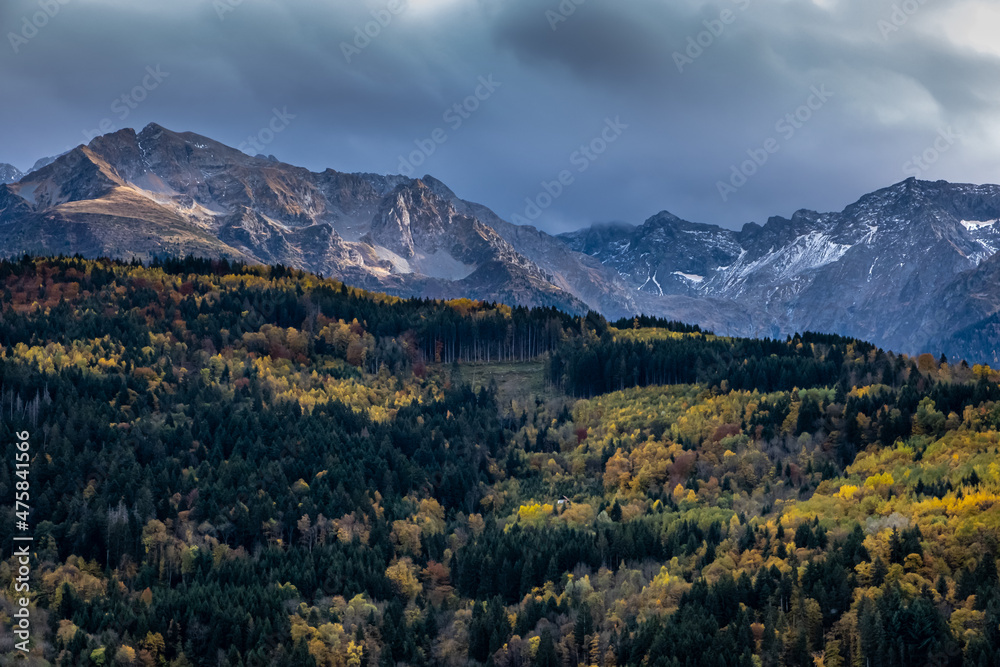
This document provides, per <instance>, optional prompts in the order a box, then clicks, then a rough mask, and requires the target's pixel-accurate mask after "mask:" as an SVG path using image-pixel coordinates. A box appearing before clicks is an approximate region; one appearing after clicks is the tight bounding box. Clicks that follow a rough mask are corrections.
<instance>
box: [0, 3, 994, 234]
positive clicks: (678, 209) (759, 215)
mask: <svg viewBox="0 0 1000 667" xmlns="http://www.w3.org/2000/svg"><path fill="white" fill-rule="evenodd" d="M998 5H1000V3H996V2H995V1H987V0H922V1H920V0H899V1H898V3H897V0H718V1H716V2H704V1H702V0H669V1H668V0H409V1H408V2H403V0H350V1H347V0H282V1H281V2H278V1H277V0H169V1H167V0H146V1H143V2H135V1H126V0H5V1H4V2H3V3H2V4H0V25H2V27H3V33H4V35H5V37H4V43H3V44H0V89H2V90H3V100H4V104H2V105H0V128H2V129H0V137H2V139H0V162H11V163H13V164H14V165H15V166H17V167H19V168H21V169H22V170H23V169H26V168H28V167H29V166H30V165H31V164H33V163H34V161H35V160H36V159H37V158H39V157H42V156H45V155H52V154H56V153H60V152H63V151H65V150H67V149H68V148H70V147H72V146H76V145H78V144H80V143H85V142H86V141H87V140H88V138H89V137H92V136H94V135H95V134H97V133H99V132H100V131H101V130H115V129H119V128H121V127H135V128H137V129H138V128H141V127H143V126H145V125H146V124H147V123H149V122H158V123H160V124H161V125H164V126H166V127H168V128H170V129H174V130H189V131H194V132H198V133H201V134H205V135H208V136H211V137H212V138H215V139H218V140H220V141H222V142H225V143H227V144H230V145H233V146H239V145H241V144H243V145H244V147H245V148H246V149H247V150H248V151H249V152H254V153H255V152H257V148H256V147H254V146H253V142H251V143H247V142H248V138H251V137H252V138H254V142H255V143H256V144H258V145H259V146H260V147H261V148H263V152H265V153H269V154H274V155H275V156H277V157H278V158H279V159H281V160H283V161H286V162H290V163H294V164H299V165H302V166H306V167H309V168H310V169H313V170H317V171H318V170H322V169H325V168H327V167H332V168H334V169H338V170H341V171H364V172H378V173H399V172H408V171H410V170H412V171H413V172H414V173H415V174H416V175H423V174H425V173H429V174H431V175H433V176H436V177H437V178H440V179H441V180H443V181H444V182H445V183H447V184H448V185H449V186H451V188H452V189H453V190H455V192H456V193H458V194H459V195H460V196H462V197H464V198H466V199H471V200H475V201H479V202H482V203H484V204H487V205H488V206H490V207H491V208H493V209H494V210H495V211H496V212H497V213H499V214H500V215H501V216H503V217H505V218H508V219H510V218H512V217H514V216H515V215H517V216H520V217H521V219H531V220H534V221H535V224H537V225H538V226H539V227H542V228H544V229H547V230H550V231H565V230H568V229H572V228H576V227H579V226H582V225H585V224H589V223H591V222H595V221H611V220H623V221H629V222H635V223H638V222H642V221H643V220H644V219H646V218H647V217H649V216H650V215H652V214H654V213H655V212H657V211H660V210H664V209H666V210H669V211H671V212H673V213H675V214H677V215H679V216H681V217H683V218H686V219H689V220H695V221H701V222H714V223H718V224H722V225H726V226H730V227H738V226H740V225H742V224H743V223H745V222H748V221H751V220H753V221H760V222H763V221H764V220H766V218H767V217H768V216H770V215H790V214H791V213H792V212H793V211H794V210H796V209H799V208H812V209H817V210H823V211H826V210H840V209H841V208H843V207H844V206H845V205H846V204H848V203H850V202H852V201H854V200H856V199H857V198H858V197H859V196H860V195H862V194H864V193H866V192H869V191H871V190H874V189H877V188H879V187H883V186H887V185H890V184H893V183H895V182H898V181H901V180H903V179H904V178H907V177H909V176H916V175H918V174H919V176H920V177H921V178H925V179H930V180H936V179H947V180H952V181H962V182H992V183H996V182H1000V40H997V38H996V35H997V34H998V33H1000V6H998ZM366 32H367V34H366ZM153 73H155V75H154V74H153ZM477 96H478V97H477ZM455 105H459V106H458V107H457V108H456V107H455ZM275 110H277V111H278V112H280V114H281V115H282V116H283V119H282V120H280V121H276V120H275V118H274V115H275ZM292 116H294V117H292ZM269 127H271V128H279V129H280V130H281V131H279V132H272V131H270V129H268V128H269ZM914 157H916V158H917V160H914ZM753 160H755V162H754V161H753ZM560 178H562V180H563V183H558V182H559V180H560ZM543 184H548V188H547V189H548V190H549V191H550V192H552V193H554V194H556V195H557V196H555V197H551V198H550V197H548V196H546V195H545V193H546V187H545V186H544V185H543ZM528 200H534V201H535V202H536V203H537V204H541V206H537V207H529V206H528Z"/></svg>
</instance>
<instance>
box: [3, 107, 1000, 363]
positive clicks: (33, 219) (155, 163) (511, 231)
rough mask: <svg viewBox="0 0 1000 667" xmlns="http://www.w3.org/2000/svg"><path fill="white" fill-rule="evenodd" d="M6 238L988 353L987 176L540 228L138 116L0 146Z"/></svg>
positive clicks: (440, 192)
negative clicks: (714, 217)
mask: <svg viewBox="0 0 1000 667" xmlns="http://www.w3.org/2000/svg"><path fill="white" fill-rule="evenodd" d="M0 247H2V248H3V252H4V254H6V255H13V254H21V253H25V252H29V253H49V254H52V253H67V254H69V253H80V254H83V255H85V256H115V257H126V258H131V257H138V258H141V259H149V258H151V257H153V256H156V255H164V254H188V253H190V254H195V255H201V256H212V257H216V256H218V257H225V258H229V259H234V260H243V261H248V262H260V263H267V264H274V263H282V264H285V265H289V266H294V267H297V268H302V269H307V270H310V271H315V272H318V273H321V274H323V275H327V276H331V277H335V278H338V279H341V280H344V281H346V282H348V283H351V284H354V285H357V286H360V287H365V288H369V289H377V290H380V291H385V292H388V293H391V294H398V295H402V296H425V297H435V298H460V297H468V298H473V299H480V300H489V301H502V302H506V303H511V304H521V305H528V306H552V307H557V308H560V309H563V310H567V311H570V312H575V313H583V312H586V311H587V310H588V309H592V310H596V311H599V312H601V313H603V314H604V315H606V316H607V317H609V318H618V317H627V316H632V315H634V314H637V313H645V314H649V315H656V316H661V317H666V318H670V319H675V320H683V321H686V322H691V323H697V324H700V325H702V326H703V327H706V328H709V329H712V330H714V331H716V332H718V333H725V334H729V335H746V336H770V337H777V336H784V335H786V334H790V333H794V332H796V331H805V330H810V331H820V332H833V333H840V334H845V335H849V336H853V337H858V338H863V339H867V340H870V341H872V342H874V343H876V344H878V345H880V346H882V347H885V348H887V349H893V350H898V351H901V352H928V351H929V352H933V353H935V354H938V353H944V354H946V355H948V356H949V357H954V358H957V357H962V358H966V359H969V360H970V361H987V362H994V363H996V362H997V361H1000V360H998V358H997V353H996V351H995V350H996V348H997V343H998V341H1000V257H998V255H997V251H998V250H1000V186H995V185H961V184H952V183H947V182H943V181H939V182H933V183H932V182H926V181H918V180H915V179H909V180H906V181H904V182H902V183H898V184H896V185H893V186H891V187H889V188H885V189H882V190H878V191H876V192H873V193H871V194H868V195H865V196H864V197H862V198H861V199H859V200H858V201H857V202H856V203H854V204H852V205H850V206H848V207H847V208H846V209H844V210H843V211H842V212H839V213H817V212H814V211H805V210H803V211H799V212H797V213H795V214H793V215H792V216H791V217H790V218H783V217H773V218H771V219H769V220H768V221H767V222H766V223H765V224H764V225H759V224H755V223H750V224H747V225H745V226H744V227H743V228H742V229H741V230H738V231H736V230H730V229H726V228H723V227H720V226H716V225H709V224H700V223H694V222H688V221H685V220H682V219H680V218H678V217H676V216H674V215H672V214H670V213H667V212H665V211H664V212H661V213H659V214H657V215H654V216H652V217H651V218H649V219H648V220H647V221H645V222H644V223H643V224H641V225H638V226H633V225H627V224H614V225H607V224H605V225H594V226H592V227H589V228H586V229H582V230H580V231H577V232H573V233H569V234H563V235H559V236H553V235H550V234H547V233H546V232H544V231H541V230H538V229H535V228H534V227H530V226H519V225H515V224H512V223H510V222H507V221H505V220H503V219H502V218H500V217H499V216H497V215H496V214H495V213H494V212H492V211H491V210H489V209H488V208H486V207H485V206H482V205H479V204H476V203H473V202H469V201H465V200H463V199H461V198H459V197H458V196H457V195H456V194H455V193H454V192H452V191H451V190H450V189H449V188H448V187H447V186H446V185H445V184H444V183H442V182H440V181H438V180H437V179H435V178H433V177H430V176H425V177H424V178H421V179H411V178H407V177H404V176H393V175H377V174H348V173H342V172H338V171H334V170H332V169H328V170H326V171H324V172H321V173H316V172H311V171H309V170H307V169H304V168H301V167H296V166H293V165H289V164H285V163H282V162H280V161H278V160H276V159H275V158H273V157H269V156H263V155H258V156H250V155H247V154H245V153H243V152H241V151H239V150H237V149H235V148H231V147H228V146H226V145H224V144H221V143H219V142H216V141H213V140H212V139H209V138H207V137H203V136H200V135H197V134H194V133H189V132H185V133H180V132H173V131H170V130H167V129H166V128H163V127H161V126H159V125H156V124H151V125H149V126H147V127H146V128H144V129H143V130H142V131H141V132H138V133H136V132H135V131H134V130H132V129H124V130H120V131H118V132H115V133H113V134H108V135H104V136H101V137H97V138H95V139H94V140H93V141H91V143H90V144H89V145H86V146H79V147H77V148H75V149H73V150H71V151H69V152H67V153H65V154H63V155H61V156H58V157H56V158H45V159H42V160H39V161H38V162H37V163H36V164H35V166H34V167H33V168H32V170H31V171H30V172H29V173H27V174H22V173H21V172H20V171H18V170H17V169H16V168H14V167H12V166H11V165H6V164H0Z"/></svg>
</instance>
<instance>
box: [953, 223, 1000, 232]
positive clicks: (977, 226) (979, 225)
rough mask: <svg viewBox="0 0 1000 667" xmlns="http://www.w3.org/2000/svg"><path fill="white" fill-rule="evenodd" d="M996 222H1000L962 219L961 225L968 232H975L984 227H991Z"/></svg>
mask: <svg viewBox="0 0 1000 667" xmlns="http://www.w3.org/2000/svg"><path fill="white" fill-rule="evenodd" d="M998 222H1000V220H982V221H979V220H962V226H963V227H965V228H966V229H968V230H969V231H970V232H977V231H979V230H980V229H983V228H985V227H992V226H993V225H995V224H997V223H998Z"/></svg>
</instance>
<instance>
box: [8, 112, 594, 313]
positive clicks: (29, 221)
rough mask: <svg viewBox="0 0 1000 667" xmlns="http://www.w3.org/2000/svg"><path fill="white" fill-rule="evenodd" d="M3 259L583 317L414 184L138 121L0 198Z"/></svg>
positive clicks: (478, 226)
mask: <svg viewBox="0 0 1000 667" xmlns="http://www.w3.org/2000/svg"><path fill="white" fill-rule="evenodd" d="M0 241H2V242H3V246H4V247H5V248H6V249H7V250H8V253H11V254H13V253H19V252H27V251H30V252H81V253H84V254H87V255H109V256H125V257H130V256H138V257H140V258H145V257H150V256H153V255H157V254H165V253H171V254H187V253H192V254H197V255H207V256H222V257H227V258H233V259H242V260H246V261H251V262H261V263H269V264H275V263H282V264H286V265H290V266H293V267H297V268H302V269H308V270H312V271H317V272H321V273H323V274H325V275H329V276H333V277H337V278H341V279H344V280H348V281H350V282H352V283H354V284H358V285H360V286H364V287H370V288H378V289H383V290H386V291H388V292H390V293H394V294H400V295H406V296H411V295H422V296H435V297H466V296H470V297H473V298H478V299H483V300H508V301H512V302H515V303H519V304H523V305H528V306H556V307H559V308H562V309H565V310H568V311H571V312H584V311H586V309H587V307H586V305H584V304H583V303H582V302H581V301H579V300H578V299H576V298H575V297H574V296H573V295H572V294H570V293H569V292H568V291H566V290H564V289H562V288H560V287H558V286H556V285H554V284H553V283H552V282H551V280H550V279H549V277H548V276H546V275H545V273H544V272H543V271H542V269H541V268H540V267H539V266H537V265H536V264H534V263H533V262H531V261H530V260H528V259H527V258H525V257H524V256H523V255H521V254H520V253H518V252H517V250H515V249H514V248H513V247H512V246H511V245H510V244H509V243H508V242H507V241H505V240H504V239H503V238H502V237H501V236H500V235H499V234H498V233H497V232H496V231H495V230H494V229H493V228H491V227H490V226H488V225H486V224H484V223H483V222H482V221H480V220H478V219H477V218H475V216H472V215H469V214H467V213H465V212H462V211H460V210H458V208H457V207H456V202H454V201H452V200H450V199H445V198H442V197H440V196H439V195H438V194H436V193H435V192H434V191H432V190H431V189H430V188H429V187H428V186H427V185H426V184H425V183H424V182H423V181H421V180H413V179H408V178H404V177H402V176H378V175H372V174H343V173H339V172H336V171H333V170H327V171H325V172H323V173H318V174H317V173H313V172H310V171H308V170H306V169H302V168H299V167H294V166H292V165H287V164H284V163H281V162H277V161H276V160H273V159H270V158H265V157H262V156H258V157H250V156H248V155H245V154H244V153H242V152H240V151H238V150H236V149H233V148H230V147H228V146H225V145H223V144H221V143H218V142H216V141H213V140H211V139H208V138H206V137H202V136H200V135H197V134H193V133H177V132H171V131H169V130H167V129H165V128H163V127H160V126H159V125H155V124H153V125H149V126H148V127H146V128H145V129H144V130H142V132H140V133H138V134H136V133H135V131H134V130H131V129H125V130H121V131H119V132H115V133H114V134H109V135H105V136H102V137H98V138H96V139H94V140H93V141H92V142H91V143H90V144H89V145H88V146H80V147H78V148H76V149H73V150H72V151H70V152H68V153H66V154H64V155H62V156H59V157H57V158H55V159H54V160H53V161H52V162H50V163H49V164H46V165H43V166H41V167H40V168H38V169H37V170H35V171H33V172H32V173H30V174H28V175H27V176H25V177H23V178H21V179H20V180H19V181H18V182H17V183H14V184H9V185H5V186H2V188H0Z"/></svg>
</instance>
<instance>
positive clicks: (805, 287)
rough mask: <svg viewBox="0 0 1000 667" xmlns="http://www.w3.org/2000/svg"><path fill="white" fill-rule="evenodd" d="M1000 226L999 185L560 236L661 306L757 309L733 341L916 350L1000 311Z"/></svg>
mask: <svg viewBox="0 0 1000 667" xmlns="http://www.w3.org/2000/svg"><path fill="white" fill-rule="evenodd" d="M998 219H1000V187H997V186H989V185H984V186H973V185H955V184H950V183H945V182H939V183H927V182H920V181H916V180H914V179H910V180H907V181H904V182H903V183H899V184H897V185H895V186H893V187H891V188H886V189H884V190H879V191H878V192H875V193H872V194H870V195H867V196H865V197H863V198H862V199H860V200H859V201H858V202H857V203H855V204H853V205H851V206H849V207H848V208H846V209H845V210H844V211H843V212H841V213H827V214H820V213H816V212H813V211H799V212H798V213H796V214H795V215H793V216H792V217H791V219H785V218H778V217H775V218H771V219H770V220H769V221H768V222H767V224H765V225H763V226H760V225H756V224H749V225H746V226H745V227H744V228H743V229H742V230H740V231H732V230H727V229H723V228H721V227H717V226H713V225H702V224H695V223H690V222H686V221H684V220H681V219H679V218H677V217H676V216H673V215H671V214H669V213H661V214H659V215H657V216H654V217H653V218H650V219H649V220H648V221H646V223H645V224H643V225H642V226H640V227H635V228H631V227H624V226H616V227H608V226H604V227H593V228H591V229H587V230H582V231H580V232H575V233H572V234H566V235H563V236H562V237H561V238H562V239H563V241H564V242H565V243H566V244H567V245H568V246H569V247H570V248H571V249H574V250H578V251H580V252H584V253H587V254H589V255H591V256H593V257H595V258H596V259H599V260H600V261H601V262H602V263H604V264H605V265H607V266H610V267H613V268H614V269H615V270H616V271H617V272H618V273H619V275H621V276H622V277H623V278H625V279H626V280H627V281H628V282H629V283H630V285H631V286H632V287H634V288H635V289H637V290H638V291H639V292H642V293H646V294H652V295H653V296H654V301H655V300H663V299H666V298H668V297H670V296H673V295H686V296H690V297H697V298H714V299H721V300H725V301H729V302H731V303H738V304H740V305H741V306H742V307H743V308H744V309H745V311H746V312H747V313H753V315H752V316H750V315H748V319H747V320H746V321H744V322H742V323H740V322H735V323H734V324H735V326H733V327H731V328H728V329H726V330H725V331H727V332H728V333H739V334H750V335H784V334H787V333H791V332H794V331H802V330H814V331H831V332H837V333H842V334H845V335H850V336H858V337H863V338H866V339H870V340H874V341H875V342H877V343H878V344H879V345H882V346H886V347H890V348H893V349H899V350H904V351H908V352H915V351H920V350H925V349H931V348H934V349H936V347H937V346H939V344H940V343H941V341H943V340H944V339H946V338H947V337H948V336H949V335H950V334H951V333H953V332H954V331H955V330H956V329H957V328H960V327H962V326H966V325H969V324H972V323H974V322H975V321H977V320H980V319H983V318H985V317H988V316H990V315H993V314H994V313H996V312H997V311H998V310H1000V283H998V282H997V281H996V280H995V279H994V278H995V277H998V276H997V272H998V268H997V263H996V262H993V261H990V260H991V258H992V257H994V256H995V254H996V251H997V249H998V248H1000V225H998V224H997V221H998ZM666 310H669V308H667V309H666ZM667 314H671V315H672V314H673V313H667ZM957 353H959V354H961V353H962V352H961V351H957Z"/></svg>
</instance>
